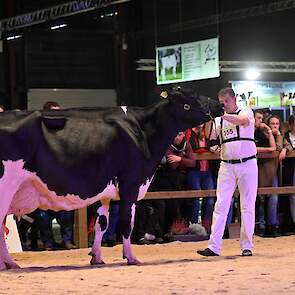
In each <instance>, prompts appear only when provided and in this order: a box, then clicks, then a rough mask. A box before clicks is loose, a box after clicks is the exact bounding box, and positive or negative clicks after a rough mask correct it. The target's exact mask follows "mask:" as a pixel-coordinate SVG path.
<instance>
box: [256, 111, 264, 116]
mask: <svg viewBox="0 0 295 295" xmlns="http://www.w3.org/2000/svg"><path fill="white" fill-rule="evenodd" d="M256 114H261V115H263V116H264V111H263V110H255V111H254V116H255V115H256Z"/></svg>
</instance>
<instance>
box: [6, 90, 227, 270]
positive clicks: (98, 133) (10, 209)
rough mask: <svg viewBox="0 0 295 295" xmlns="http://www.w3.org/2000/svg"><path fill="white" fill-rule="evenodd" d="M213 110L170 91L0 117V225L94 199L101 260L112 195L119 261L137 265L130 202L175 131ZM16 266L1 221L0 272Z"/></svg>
mask: <svg viewBox="0 0 295 295" xmlns="http://www.w3.org/2000/svg"><path fill="white" fill-rule="evenodd" d="M221 112H222V110H221V108H220V105H219V103H218V102H217V101H215V100H212V99H208V98H206V97H199V96H195V95H193V94H191V93H190V92H189V91H186V90H183V89H180V88H175V89H173V90H172V91H170V93H169V94H168V97H167V99H163V100H161V101H160V102H158V103H156V104H154V105H152V106H149V107H145V108H136V107H128V108H127V110H124V111H123V110H122V109H121V108H120V107H112V108H97V109H69V110H59V111H33V112H25V111H18V112H6V113H2V114H0V142H1V148H0V159H1V164H0V224H1V225H2V224H3V220H4V218H5V216H6V215H8V214H15V215H17V216H21V215H23V214H26V213H29V212H32V211H33V210H35V209H36V208H38V207H39V208H41V209H45V210H46V209H53V210H56V211H58V210H73V209H77V208H82V207H85V206H87V205H90V204H93V203H94V202H96V201H98V200H100V201H101V206H100V207H99V209H98V212H97V213H98V218H97V221H96V226H95V230H96V234H95V239H94V244H93V247H92V250H91V255H92V259H91V264H101V263H104V262H103V260H102V257H101V251H100V246H101V239H102V236H103V234H104V232H105V231H106V229H107V225H108V207H109V202H110V199H114V198H119V199H120V225H121V232H122V236H123V258H127V262H128V264H138V263H139V262H138V260H137V259H136V258H135V256H134V255H133V254H132V251H131V245H130V235H131V232H132V227H133V220H134V213H135V205H134V204H135V202H136V201H137V200H139V199H142V198H143V197H144V195H145V193H146V191H147V189H148V186H149V184H150V182H151V179H152V177H153V174H154V172H155V170H156V167H157V165H158V163H159V162H160V160H161V158H162V157H163V155H164V153H165V151H166V149H167V147H168V146H169V144H170V143H171V142H172V140H173V138H174V137H175V135H176V134H177V132H178V131H181V130H185V129H187V128H190V127H193V126H196V125H199V124H201V123H204V122H206V121H209V120H210V118H211V117H216V116H219V115H220V114H221ZM17 267H18V265H17V264H16V263H15V262H14V261H13V259H12V258H11V256H10V255H9V254H8V251H7V248H6V245H5V240H4V226H1V232H0V269H1V270H3V269H10V268H17Z"/></svg>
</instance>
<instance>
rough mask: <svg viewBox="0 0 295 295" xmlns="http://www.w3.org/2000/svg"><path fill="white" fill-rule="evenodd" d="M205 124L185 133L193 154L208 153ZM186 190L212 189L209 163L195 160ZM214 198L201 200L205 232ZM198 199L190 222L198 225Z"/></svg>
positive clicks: (195, 201)
mask: <svg viewBox="0 0 295 295" xmlns="http://www.w3.org/2000/svg"><path fill="white" fill-rule="evenodd" d="M206 130H207V128H205V124H202V125H199V126H197V127H194V128H192V129H189V130H187V131H186V139H187V140H188V141H189V143H190V144H191V146H192V149H193V152H194V153H196V154H201V153H204V152H209V151H210V150H209V145H208V142H209V139H208V137H209V136H208V135H207V134H206ZM187 182H188V189H193V190H201V189H203V190H207V189H213V188H214V181H213V173H212V168H211V163H210V161H208V160H199V161H198V160H197V161H196V165H195V167H193V168H189V169H188V173H187ZM214 203H215V198H214V197H207V198H203V200H202V207H201V219H202V225H203V226H204V227H205V228H206V230H207V232H209V231H210V228H211V223H212V214H213V209H214ZM199 206H200V198H196V199H194V200H193V203H192V214H191V222H192V223H198V219H199Z"/></svg>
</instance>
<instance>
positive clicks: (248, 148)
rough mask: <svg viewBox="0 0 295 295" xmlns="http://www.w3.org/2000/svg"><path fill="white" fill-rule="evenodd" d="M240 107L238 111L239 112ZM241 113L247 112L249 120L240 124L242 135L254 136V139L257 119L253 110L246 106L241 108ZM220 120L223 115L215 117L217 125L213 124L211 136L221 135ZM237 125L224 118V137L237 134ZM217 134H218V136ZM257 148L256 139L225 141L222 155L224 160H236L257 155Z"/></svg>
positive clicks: (246, 136)
mask: <svg viewBox="0 0 295 295" xmlns="http://www.w3.org/2000/svg"><path fill="white" fill-rule="evenodd" d="M238 111H239V109H238V110H237V111H236V112H238ZM240 114H246V115H247V117H248V120H249V124H248V125H243V126H242V125H239V129H240V137H244V138H252V139H254V129H255V125H254V124H255V119H254V114H253V111H252V110H251V109H250V108H248V107H246V108H243V109H241V111H240V113H239V115H240ZM220 122H221V117H218V118H215V126H216V130H215V127H214V125H213V130H212V135H211V138H217V137H218V136H220V127H221V126H220ZM236 127H237V125H235V124H233V123H230V122H228V121H226V120H225V119H223V123H222V134H223V139H230V138H231V137H236V136H237V129H236ZM216 135H217V136H216ZM256 153H257V149H256V145H255V142H254V141H251V140H235V141H230V142H226V143H223V144H222V145H221V154H220V157H221V159H222V160H235V159H242V158H247V157H251V156H253V155H256Z"/></svg>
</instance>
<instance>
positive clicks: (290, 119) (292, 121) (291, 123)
mask: <svg viewBox="0 0 295 295" xmlns="http://www.w3.org/2000/svg"><path fill="white" fill-rule="evenodd" d="M294 122H295V117H294V115H291V116H290V117H289V120H288V123H289V125H290V126H292V125H294Z"/></svg>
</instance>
